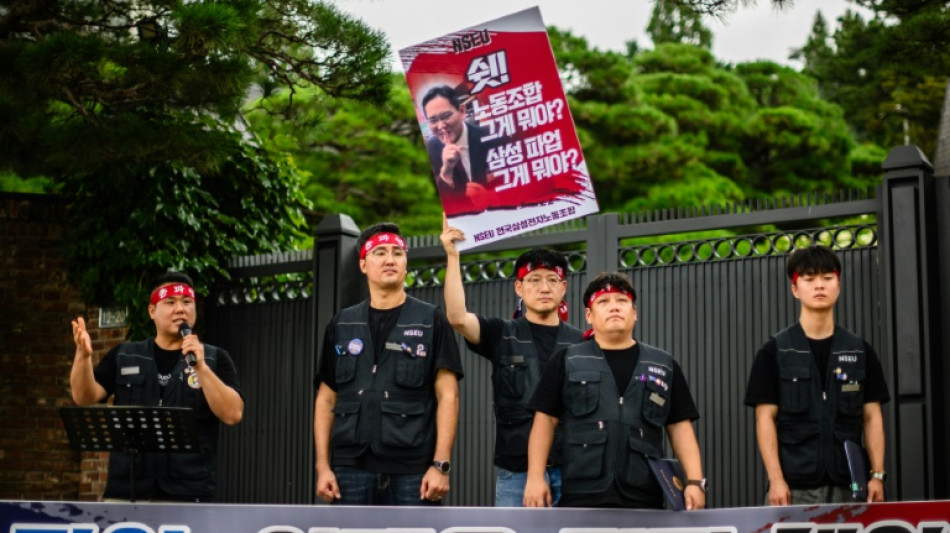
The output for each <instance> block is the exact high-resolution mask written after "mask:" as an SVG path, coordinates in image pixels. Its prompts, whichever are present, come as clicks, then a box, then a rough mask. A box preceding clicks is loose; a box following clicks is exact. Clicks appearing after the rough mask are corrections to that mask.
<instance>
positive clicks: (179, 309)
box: [69, 272, 244, 502]
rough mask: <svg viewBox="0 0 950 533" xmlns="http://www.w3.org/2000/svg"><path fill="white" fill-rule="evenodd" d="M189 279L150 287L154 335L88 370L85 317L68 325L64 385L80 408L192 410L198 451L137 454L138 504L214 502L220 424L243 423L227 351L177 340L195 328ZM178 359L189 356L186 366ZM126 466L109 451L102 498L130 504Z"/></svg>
mask: <svg viewBox="0 0 950 533" xmlns="http://www.w3.org/2000/svg"><path fill="white" fill-rule="evenodd" d="M191 285H192V281H191V278H189V277H188V276H186V275H184V274H180V273H177V272H169V273H166V274H164V275H161V276H159V277H158V278H156V279H155V280H154V281H153V282H152V284H151V285H150V288H151V289H152V293H151V299H150V302H149V306H148V314H149V316H150V317H151V318H152V322H154V323H155V337H154V338H151V339H148V340H145V341H139V342H129V343H124V344H120V345H118V346H116V347H115V348H113V349H112V350H110V351H109V352H108V353H106V355H105V356H104V357H103V358H102V360H101V361H100V362H99V364H98V365H96V367H95V368H93V365H92V341H91V339H90V337H89V333H88V331H86V322H85V320H83V318H82V317H79V318H77V319H76V320H74V321H73V323H72V326H73V340H74V341H75V343H76V354H75V357H74V359H73V367H72V371H71V372H70V375H69V383H70V385H71V387H72V395H73V400H74V401H75V402H76V404H77V405H89V404H94V403H99V402H103V401H105V400H106V398H108V397H109V396H112V395H113V394H114V395H115V400H114V405H142V406H165V407H190V408H192V409H194V411H195V418H196V420H197V425H198V440H199V443H200V451H199V452H198V453H172V454H158V453H142V454H139V455H138V456H137V458H136V463H135V496H136V498H137V499H141V500H154V501H189V502H207V501H213V500H214V493H215V485H216V475H217V453H218V422H219V421H220V422H224V423H225V424H228V425H233V424H237V423H238V422H240V421H241V418H242V416H243V413H244V400H243V399H242V397H241V393H240V385H239V383H238V377H237V371H236V370H235V368H234V362H233V361H232V360H231V356H230V355H228V352H226V351H224V350H222V349H221V348H217V347H215V346H212V345H210V344H202V343H201V341H200V340H198V336H197V335H194V334H191V335H188V336H186V337H184V338H182V336H181V333H179V326H180V325H181V324H182V323H185V322H187V323H188V324H189V325H192V326H193V325H194V324H195V319H196V314H197V313H196V310H195V291H194V289H193V288H192V287H191ZM183 354H194V356H195V361H196V362H195V365H194V366H189V365H188V364H187V363H186V362H185V357H184V355H183ZM130 468H131V464H130V458H129V456H128V455H127V454H124V453H118V452H112V453H110V454H109V476H108V480H107V482H106V489H105V494H104V497H105V498H107V499H128V498H129V495H130V491H129V489H130V484H131V472H130Z"/></svg>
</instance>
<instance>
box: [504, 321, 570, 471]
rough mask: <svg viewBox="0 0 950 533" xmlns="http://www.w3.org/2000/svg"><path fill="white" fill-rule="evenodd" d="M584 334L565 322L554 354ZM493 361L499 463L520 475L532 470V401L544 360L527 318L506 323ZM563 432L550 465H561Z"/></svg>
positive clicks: (558, 437) (553, 447)
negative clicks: (530, 466) (529, 446)
mask: <svg viewBox="0 0 950 533" xmlns="http://www.w3.org/2000/svg"><path fill="white" fill-rule="evenodd" d="M583 335H584V334H583V332H581V330H579V329H577V328H575V327H574V326H572V325H570V324H567V323H565V322H561V324H560V325H559V326H558V330H557V338H556V340H555V345H554V351H553V352H552V353H555V352H557V351H558V350H561V349H562V348H566V347H568V346H570V345H572V344H576V343H578V342H580V341H581V340H582V338H583ZM501 336H502V338H501V342H500V343H499V345H498V347H497V349H496V351H495V354H494V359H492V392H493V394H494V400H495V422H496V424H495V464H496V465H498V466H501V467H503V468H508V469H510V470H513V471H516V472H524V471H527V469H528V436H529V435H530V433H531V422H532V421H533V420H534V413H532V412H531V411H529V410H528V402H529V401H530V400H531V396H532V395H533V394H534V389H535V388H537V386H538V382H539V381H540V380H541V372H542V371H543V370H544V369H543V368H541V361H540V358H539V357H538V351H537V347H536V346H535V344H534V339H533V337H532V335H531V323H530V322H529V321H528V320H527V319H526V318H524V317H520V318H517V319H515V320H506V321H505V322H504V328H502V331H501ZM560 456H561V431H560V429H558V430H557V431H556V432H555V440H554V445H553V446H552V447H551V456H550V457H549V458H548V462H549V463H550V464H552V465H560V464H561V458H560Z"/></svg>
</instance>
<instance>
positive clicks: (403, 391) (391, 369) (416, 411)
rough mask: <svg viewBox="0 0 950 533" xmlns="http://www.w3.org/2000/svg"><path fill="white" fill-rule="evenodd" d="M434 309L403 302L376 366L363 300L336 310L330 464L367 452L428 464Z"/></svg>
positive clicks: (432, 423) (432, 445)
mask: <svg viewBox="0 0 950 533" xmlns="http://www.w3.org/2000/svg"><path fill="white" fill-rule="evenodd" d="M434 311H435V306H433V305H430V304H428V303H425V302H423V301H421V300H417V299H415V298H413V297H411V296H407V297H406V303H405V304H403V306H402V309H400V311H399V316H398V317H397V319H396V325H395V326H393V329H392V331H391V332H390V333H389V337H388V338H387V339H386V341H385V342H386V344H385V347H384V348H385V349H384V350H382V355H381V357H380V360H379V361H374V354H375V353H376V349H375V346H373V339H372V336H371V334H370V327H369V301H365V302H363V303H360V304H357V305H355V306H353V307H348V308H346V309H344V310H342V311H340V314H339V318H338V321H337V325H336V329H335V330H334V338H335V339H336V342H337V345H336V353H337V355H336V357H337V360H336V385H337V391H336V392H337V399H336V405H335V406H334V408H333V413H334V419H333V435H332V438H331V445H332V448H333V457H334V458H343V459H356V458H358V457H360V456H361V455H362V454H363V453H364V452H365V451H366V450H367V449H372V451H373V453H375V454H377V455H379V456H383V457H388V458H392V459H394V460H399V459H407V460H419V459H420V458H424V457H427V458H429V459H431V458H432V454H433V453H434V451H435V437H436V431H435V429H436V428H435V411H436V400H435V391H434V385H435V366H434V364H432V363H431V361H432V358H434V357H436V355H437V354H435V353H433V352H432V339H433V334H434V332H433V331H432V324H433V320H434Z"/></svg>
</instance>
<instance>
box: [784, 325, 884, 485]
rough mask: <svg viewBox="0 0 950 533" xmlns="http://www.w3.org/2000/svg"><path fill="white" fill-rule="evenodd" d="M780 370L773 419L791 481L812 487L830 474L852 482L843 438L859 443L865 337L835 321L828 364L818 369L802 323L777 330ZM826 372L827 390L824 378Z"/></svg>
mask: <svg viewBox="0 0 950 533" xmlns="http://www.w3.org/2000/svg"><path fill="white" fill-rule="evenodd" d="M774 338H775V342H776V344H777V347H778V349H777V351H776V357H777V358H778V371H779V411H778V417H777V420H776V425H777V430H778V441H779V460H780V462H781V464H782V473H783V474H784V475H785V480H786V482H787V483H788V484H789V486H791V487H793V488H796V487H802V488H807V487H813V486H816V485H819V484H821V483H822V482H823V480H824V479H825V476H826V475H827V476H828V478H830V479H831V481H832V482H833V483H834V484H835V485H839V486H846V485H848V484H849V483H850V482H851V477H850V474H849V472H848V462H847V459H846V457H845V453H844V444H843V443H844V441H845V440H846V439H850V440H853V441H854V442H856V443H858V444H860V443H861V435H862V421H863V412H864V386H865V376H866V372H865V367H866V358H867V356H866V354H865V353H864V341H863V340H861V338H860V337H858V336H856V335H854V334H853V333H851V332H850V331H848V330H846V329H844V328H841V327H839V326H835V331H834V337H833V338H832V341H831V356H830V357H829V358H828V368H823V369H819V368H818V365H817V363H816V361H815V356H814V355H813V354H812V352H811V347H810V346H809V345H808V338H807V337H805V332H804V330H802V327H801V325H800V324H797V323H796V324H794V325H793V326H790V327H788V328H786V329H784V330H782V331H780V332H778V333H777V334H776V335H775V337H774ZM826 376H827V380H826V381H825V383H827V391H825V392H823V391H822V381H823V379H824V378H825V377H826Z"/></svg>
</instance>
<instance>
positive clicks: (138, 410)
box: [59, 405, 200, 502]
mask: <svg viewBox="0 0 950 533" xmlns="http://www.w3.org/2000/svg"><path fill="white" fill-rule="evenodd" d="M59 412H60V414H61V415H62V417H63V424H64V425H65V426H66V435H67V436H68V437H69V445H70V447H71V448H72V449H74V450H77V451H81V452H121V453H126V454H128V455H129V457H130V471H129V475H130V485H129V501H133V502H134V501H135V458H136V456H137V454H139V453H143V452H147V453H198V451H199V450H200V447H199V444H198V428H197V426H196V425H195V417H194V411H193V410H192V409H190V408H186V407H143V406H137V405H121V406H109V405H97V406H92V407H61V408H60V410H59Z"/></svg>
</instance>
